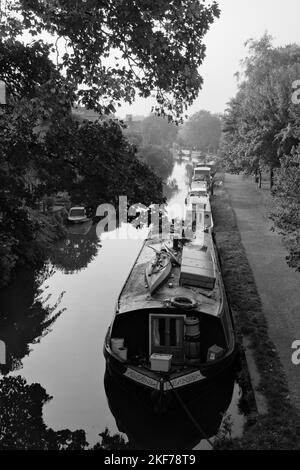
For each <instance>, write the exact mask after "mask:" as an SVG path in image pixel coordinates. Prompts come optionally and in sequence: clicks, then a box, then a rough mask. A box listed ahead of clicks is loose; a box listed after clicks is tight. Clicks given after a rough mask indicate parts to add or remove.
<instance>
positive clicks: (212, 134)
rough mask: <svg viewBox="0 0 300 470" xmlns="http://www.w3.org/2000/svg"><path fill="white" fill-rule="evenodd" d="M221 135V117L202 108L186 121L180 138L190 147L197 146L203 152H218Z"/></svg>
mask: <svg viewBox="0 0 300 470" xmlns="http://www.w3.org/2000/svg"><path fill="white" fill-rule="evenodd" d="M220 137H221V118H220V117H219V116H218V115H216V114H211V113H210V112H209V111H205V110H201V111H198V112H197V113H195V114H193V115H192V116H191V117H190V119H189V120H188V121H186V122H185V123H184V125H183V126H182V128H181V129H180V132H179V138H180V139H181V140H183V141H184V144H185V146H186V147H188V148H196V149H197V150H201V151H202V152H203V153H208V152H213V153H216V152H217V150H218V146H219V141H220Z"/></svg>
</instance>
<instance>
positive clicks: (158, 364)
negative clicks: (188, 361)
mask: <svg viewBox="0 0 300 470" xmlns="http://www.w3.org/2000/svg"><path fill="white" fill-rule="evenodd" d="M150 362H151V369H152V370H155V371H158V372H168V371H169V370H170V369H171V362H172V354H158V353H153V354H151V356H150Z"/></svg>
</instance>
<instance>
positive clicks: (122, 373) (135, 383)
mask: <svg viewBox="0 0 300 470" xmlns="http://www.w3.org/2000/svg"><path fill="white" fill-rule="evenodd" d="M104 355H105V358H106V366H107V370H108V371H109V373H110V375H111V376H112V377H113V378H114V380H115V381H116V382H117V383H118V385H119V387H120V388H121V389H123V390H127V391H128V390H131V391H132V393H135V394H138V395H139V396H140V397H143V400H144V401H145V403H147V406H148V407H149V409H152V410H153V409H154V410H155V411H157V412H159V413H160V412H169V411H172V412H176V409H178V407H179V408H180V407H181V404H180V400H182V401H183V402H184V403H185V404H189V403H192V402H193V401H194V400H197V398H198V397H199V394H200V393H202V392H203V391H204V390H207V389H210V388H213V387H215V385H216V383H219V384H222V382H223V381H224V380H226V379H227V378H228V377H230V376H232V374H234V373H235V369H236V367H235V364H236V358H237V355H236V349H235V348H234V349H233V350H232V351H231V352H230V354H227V355H226V356H225V357H224V358H222V359H221V360H219V361H216V363H214V364H210V365H209V366H203V367H201V370H200V369H197V368H195V369H194V370H193V371H190V372H188V373H187V374H186V375H181V377H180V379H181V382H182V384H181V385H178V384H177V385H176V386H173V387H172V386H171V385H170V382H171V383H172V382H173V380H174V379H173V380H172V376H170V381H169V380H168V378H167V376H166V375H165V374H164V375H163V374H162V375H160V374H157V377H156V387H155V383H154V379H151V380H149V376H147V375H146V374H144V371H143V368H136V367H133V366H131V365H130V364H126V363H121V362H120V361H119V360H118V359H116V358H115V357H114V356H113V355H112V354H110V352H109V349H108V348H107V347H105V346H104ZM137 369H138V370H137ZM197 373H199V375H200V376H202V378H201V379H200V380H197V379H195V378H194V377H193V374H194V375H196V374H197ZM204 375H205V376H204ZM133 377H134V378H133ZM190 377H192V378H193V380H191V379H190ZM149 383H151V386H150V385H149ZM166 388H167V389H166Z"/></svg>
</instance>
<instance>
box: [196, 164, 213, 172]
mask: <svg viewBox="0 0 300 470" xmlns="http://www.w3.org/2000/svg"><path fill="white" fill-rule="evenodd" d="M194 170H195V171H199V170H200V171H202V170H205V171H210V166H206V165H205V166H204V165H201V166H196V167H195V168H194Z"/></svg>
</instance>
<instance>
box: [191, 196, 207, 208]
mask: <svg viewBox="0 0 300 470" xmlns="http://www.w3.org/2000/svg"><path fill="white" fill-rule="evenodd" d="M195 205H196V207H195ZM193 206H194V207H195V208H196V210H206V211H210V210H211V207H210V200H209V197H208V196H188V197H187V209H190V210H192V209H193V208H194V207H193Z"/></svg>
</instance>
